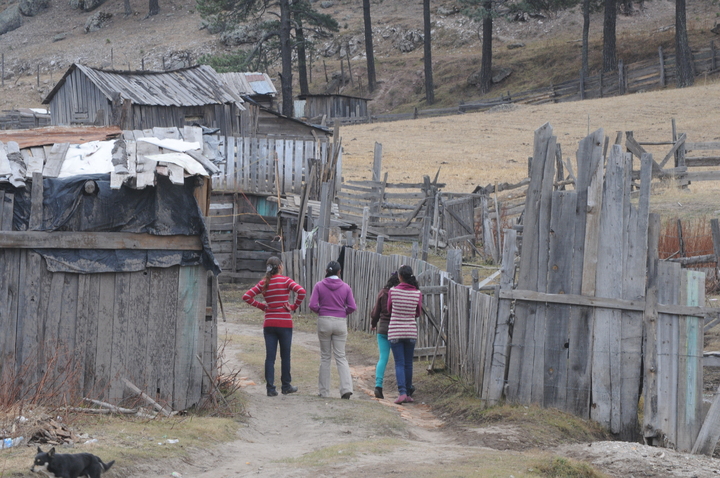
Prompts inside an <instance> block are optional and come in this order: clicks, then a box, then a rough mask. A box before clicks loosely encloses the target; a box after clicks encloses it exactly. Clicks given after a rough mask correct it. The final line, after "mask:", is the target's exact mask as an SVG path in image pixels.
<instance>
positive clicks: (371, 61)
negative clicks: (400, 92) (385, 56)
mask: <svg viewBox="0 0 720 478" xmlns="http://www.w3.org/2000/svg"><path fill="white" fill-rule="evenodd" d="M363 17H364V18H365V56H366V57H367V75H368V90H369V91H370V93H372V92H373V91H375V86H376V84H377V80H376V79H375V54H374V53H373V37H372V25H371V22H370V0H363Z"/></svg>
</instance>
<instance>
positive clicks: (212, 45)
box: [0, 0, 720, 114]
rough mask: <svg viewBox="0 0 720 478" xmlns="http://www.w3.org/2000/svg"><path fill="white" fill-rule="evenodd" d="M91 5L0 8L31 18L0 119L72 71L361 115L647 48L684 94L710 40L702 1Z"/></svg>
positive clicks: (574, 73) (458, 97) (558, 74)
mask: <svg viewBox="0 0 720 478" xmlns="http://www.w3.org/2000/svg"><path fill="white" fill-rule="evenodd" d="M98 3H99V2H95V3H94V4H92V5H91V4H90V3H83V2H74V3H73V2H71V4H70V5H69V6H68V4H66V3H65V2H63V1H61V0H49V1H46V2H45V3H42V2H38V3H31V0H22V2H17V3H16V2H15V1H14V0H3V2H2V3H0V9H3V8H4V10H3V11H2V13H0V18H4V16H6V15H7V14H8V12H11V13H12V12H14V11H15V10H19V11H20V12H22V11H31V12H32V13H33V15H32V16H29V15H25V14H22V13H21V14H20V16H21V20H20V23H21V25H20V27H19V28H17V29H14V30H11V31H8V32H7V33H4V34H2V35H0V53H2V54H3V57H4V79H3V83H4V84H3V85H2V86H1V87H0V91H2V95H0V109H9V108H12V107H28V106H39V105H40V102H41V100H42V98H43V97H44V95H45V94H47V92H48V91H49V90H50V89H51V88H52V86H53V85H54V82H56V81H57V80H58V79H59V78H60V77H61V75H62V74H63V73H64V72H65V71H66V69H67V68H68V66H69V65H70V64H72V63H73V62H81V63H85V64H88V65H91V66H95V67H102V68H112V69H132V70H140V69H142V68H145V69H163V68H166V69H169V68H177V67H182V66H187V65H190V64H195V63H197V62H205V63H209V64H211V65H213V66H214V67H215V68H217V69H224V70H225V71H229V70H237V69H243V70H246V71H247V70H259V71H267V72H268V73H269V74H270V75H271V77H273V78H274V79H275V81H276V85H277V86H278V89H279V90H281V91H282V92H283V93H285V96H290V97H292V96H295V95H297V94H301V93H305V92H309V93H330V92H332V93H338V92H339V93H342V94H347V95H357V96H364V97H370V98H372V99H373V101H372V102H371V103H370V108H371V111H372V113H373V114H380V113H387V112H407V111H412V109H413V108H414V107H420V108H427V107H429V105H431V104H432V105H433V106H437V107H442V106H454V105H457V104H459V103H461V102H472V101H477V100H478V99H481V98H489V97H490V98H492V97H499V96H501V95H503V94H507V93H508V92H510V93H511V94H512V93H515V94H516V93H518V92H521V91H525V90H529V89H533V88H537V87H542V86H548V85H550V84H556V83H559V82H562V81H565V80H568V79H571V78H577V77H578V76H579V74H580V71H581V70H583V71H585V74H593V73H597V72H599V71H610V70H612V69H613V68H614V67H616V65H617V61H618V60H622V61H623V62H624V63H625V64H629V63H632V62H635V61H640V60H645V59H652V58H657V55H658V48H660V47H662V49H663V50H664V51H665V52H668V53H671V54H675V52H679V55H678V58H679V61H678V65H680V66H681V67H682V65H685V68H684V69H683V68H680V69H679V72H680V74H679V75H678V81H680V82H681V85H690V84H692V80H693V72H692V71H689V70H688V67H687V58H688V57H689V52H690V51H691V50H693V49H698V48H701V47H702V48H707V47H708V46H709V45H710V44H711V42H712V41H713V40H714V39H715V38H716V36H717V35H716V33H714V32H713V30H715V31H720V30H718V28H717V27H716V19H717V18H719V17H720V6H718V5H717V4H713V2H712V0H708V1H702V2H695V3H692V4H688V5H686V4H685V0H678V2H677V3H670V2H666V1H664V0H661V1H656V2H642V3H633V2H629V1H620V2H618V1H617V0H606V1H604V2H603V1H602V0H583V1H582V2H578V1H576V0H552V1H551V0H522V1H519V0H516V1H501V0H457V1H445V2H435V1H430V0H423V1H420V0H417V1H414V2H405V1H401V0H382V1H377V0H322V1H310V0H302V1H293V2H290V1H289V0H280V1H270V0H199V1H198V2H197V3H196V2H195V0H176V1H171V2H166V3H163V1H162V0H161V1H160V2H159V3H158V2H156V1H155V0H153V1H150V2H145V1H144V0H143V1H140V0H137V1H133V0H109V1H106V2H104V3H100V4H98ZM715 3H717V2H715ZM28 5H33V7H32V8H30V7H28ZM38 5H39V6H38ZM21 6H23V7H22V8H20V7H21ZM608 9H610V10H608ZM608 11H614V12H615V13H616V14H615V15H610V14H608ZM683 12H684V14H683ZM678 14H681V15H680V16H678ZM683 17H684V18H683ZM0 25H2V20H0ZM367 32H372V35H368V34H367ZM428 32H430V34H429V35H428ZM613 32H614V34H612V33H613ZM676 32H677V33H678V34H677V35H676ZM685 38H687V40H685ZM369 45H372V53H373V54H372V55H371V58H370V61H368V55H366V52H367V50H368V47H369ZM710 74H712V73H710ZM670 86H674V85H670ZM286 101H288V100H286ZM290 105H291V104H290V103H286V104H285V108H286V110H287V108H289V107H290Z"/></svg>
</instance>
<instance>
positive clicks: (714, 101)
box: [341, 79, 720, 209]
mask: <svg viewBox="0 0 720 478" xmlns="http://www.w3.org/2000/svg"><path fill="white" fill-rule="evenodd" d="M673 118H674V119H675V122H676V125H677V130H678V132H679V133H683V132H684V133H687V137H688V141H717V140H720V81H717V80H714V81H713V80H707V81H704V80H703V79H700V80H699V81H698V84H696V86H694V87H692V88H685V89H666V90H662V91H655V92H648V93H638V94H634V95H628V96H622V97H615V98H603V99H597V100H586V101H578V102H569V103H558V104H548V105H540V106H528V105H511V106H510V105H509V106H505V107H501V108H500V109H497V110H495V111H493V110H491V111H487V112H482V113H467V114H463V115H455V116H444V117H437V118H422V119H417V120H408V121H398V122H391V123H374V124H364V125H357V126H345V127H343V128H342V129H341V136H342V141H343V147H344V155H343V176H344V178H345V179H346V180H351V179H369V178H370V171H371V169H372V164H373V148H374V144H375V142H378V143H380V144H382V149H383V170H384V171H388V172H389V175H388V180H389V181H390V182H401V181H412V182H415V181H418V180H421V179H422V176H423V175H425V174H427V175H430V176H431V177H432V176H434V174H435V173H436V172H437V170H438V168H440V182H443V183H446V187H445V188H444V190H445V191H449V192H465V193H469V192H472V190H473V189H474V188H475V186H477V185H482V186H485V185H487V184H490V183H494V182H496V181H497V182H516V181H519V180H521V179H523V178H525V177H526V176H527V163H528V162H527V158H528V156H531V155H532V145H533V132H534V130H535V129H537V128H538V127H540V126H541V125H542V124H544V123H546V122H549V123H550V124H551V125H552V126H553V130H554V132H555V135H556V136H557V137H558V142H559V143H560V144H561V146H562V151H563V156H564V157H565V158H568V159H571V162H572V163H573V165H574V163H575V152H576V150H577V145H578V142H579V141H580V140H581V139H582V138H583V137H585V136H586V135H587V134H588V132H589V131H594V130H596V129H598V128H603V129H604V130H605V134H606V135H607V136H609V137H610V140H611V141H614V140H615V136H616V132H617V131H633V132H634V133H635V138H636V139H637V140H638V141H640V142H643V141H668V140H670V139H671V133H672V129H671V128H672V123H671V120H672V119H673ZM646 149H648V151H650V152H652V153H653V155H654V156H655V158H656V159H657V160H662V158H663V157H664V156H665V154H666V153H667V151H668V150H669V146H656V147H651V146H648V147H646ZM575 170H576V169H575ZM719 190H720V184H718V183H712V182H706V183H696V184H693V185H691V188H690V198H693V197H697V198H698V200H701V201H702V202H703V203H704V202H706V201H708V200H710V199H715V197H714V194H715V193H714V192H712V191H719ZM708 191H710V194H711V195H712V196H711V197H709V198H708V197H706V193H707V192H708ZM683 194H684V196H683V197H687V193H683ZM696 195H697V196H696ZM688 200H689V201H694V200H693V199H688ZM688 200H683V201H680V202H681V203H682V202H687V201H688ZM718 209H720V207H718Z"/></svg>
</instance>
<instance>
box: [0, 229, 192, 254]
mask: <svg viewBox="0 0 720 478" xmlns="http://www.w3.org/2000/svg"><path fill="white" fill-rule="evenodd" d="M0 248H5V249H35V248H38V249H143V250H146V249H163V250H177V251H199V250H202V243H201V241H200V237H199V236H154V235H151V234H135V233H132V232H44V231H3V232H0Z"/></svg>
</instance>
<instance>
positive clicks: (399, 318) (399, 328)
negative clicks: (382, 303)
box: [387, 283, 422, 340]
mask: <svg viewBox="0 0 720 478" xmlns="http://www.w3.org/2000/svg"><path fill="white" fill-rule="evenodd" d="M421 307H422V292H420V291H419V290H418V289H416V288H415V287H413V286H411V285H409V284H405V283H400V284H399V285H397V286H395V287H393V288H392V289H390V291H389V292H388V303H387V308H388V311H389V312H390V324H389V326H388V340H393V339H417V336H418V332H417V322H416V321H415V318H416V317H419V316H420V310H421Z"/></svg>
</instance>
